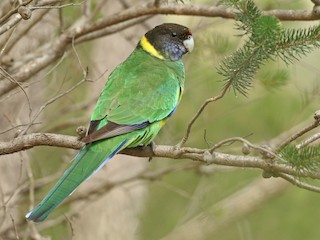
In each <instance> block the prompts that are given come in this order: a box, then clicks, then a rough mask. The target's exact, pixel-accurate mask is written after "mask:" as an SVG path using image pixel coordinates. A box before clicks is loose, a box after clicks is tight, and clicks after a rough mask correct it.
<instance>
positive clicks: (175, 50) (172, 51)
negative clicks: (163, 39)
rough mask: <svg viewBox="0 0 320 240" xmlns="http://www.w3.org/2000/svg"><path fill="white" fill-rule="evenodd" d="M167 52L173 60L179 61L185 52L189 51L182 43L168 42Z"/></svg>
mask: <svg viewBox="0 0 320 240" xmlns="http://www.w3.org/2000/svg"><path fill="white" fill-rule="evenodd" d="M164 49H165V54H166V55H167V56H168V57H169V58H170V59H171V60H172V61H178V60H179V59H180V58H181V57H182V55H183V54H185V53H186V52H187V50H186V49H185V48H184V47H183V46H180V45H177V44H173V43H170V42H169V43H167V44H166V45H165V48H164Z"/></svg>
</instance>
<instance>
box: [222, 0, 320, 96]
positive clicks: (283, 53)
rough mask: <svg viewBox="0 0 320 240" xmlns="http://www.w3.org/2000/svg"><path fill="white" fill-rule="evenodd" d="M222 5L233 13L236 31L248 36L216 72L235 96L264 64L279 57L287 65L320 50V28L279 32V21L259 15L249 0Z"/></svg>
mask: <svg viewBox="0 0 320 240" xmlns="http://www.w3.org/2000/svg"><path fill="white" fill-rule="evenodd" d="M225 4H226V5H227V6H229V7H232V8H234V9H235V10H236V11H237V13H236V20H237V28H238V29H240V30H242V31H244V32H245V33H244V35H247V36H248V37H247V41H246V42H245V44H244V46H243V47H242V48H240V49H238V50H237V51H236V52H235V53H234V54H232V55H231V56H229V57H227V58H226V59H225V60H224V61H223V62H222V63H221V64H220V66H219V67H218V69H217V71H218V73H219V74H220V75H222V76H223V77H224V78H223V80H224V81H225V82H226V84H229V83H231V85H232V87H233V89H234V91H235V92H236V93H237V92H239V93H241V94H243V95H246V94H247V92H248V89H249V88H250V87H251V86H252V84H253V78H254V76H255V74H256V73H257V71H258V70H259V68H260V66H261V65H262V64H265V63H266V62H267V61H268V60H274V59H275V58H276V57H279V58H280V59H282V60H283V61H284V62H285V63H287V64H289V63H292V62H293V61H294V60H298V59H300V58H301V57H302V56H304V55H306V54H308V53H310V52H311V51H312V50H314V49H315V48H319V47H320V26H315V27H311V28H307V29H283V28H282V27H281V24H280V21H279V19H277V18H275V17H272V16H264V15H262V13H261V11H260V10H259V9H258V8H257V6H256V5H255V4H254V2H253V1H252V0H245V1H241V0H227V1H225Z"/></svg>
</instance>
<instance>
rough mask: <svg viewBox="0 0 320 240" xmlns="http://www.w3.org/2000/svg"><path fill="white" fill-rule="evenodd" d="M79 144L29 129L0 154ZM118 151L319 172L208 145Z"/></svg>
mask: <svg viewBox="0 0 320 240" xmlns="http://www.w3.org/2000/svg"><path fill="white" fill-rule="evenodd" d="M83 145H84V143H82V142H81V141H79V140H78V138H77V137H73V136H68V135H61V134H53V133H31V134H28V135H23V136H19V137H16V138H15V139H13V140H11V141H9V142H0V155H4V154H11V153H14V152H18V151H23V150H27V149H30V148H33V147H35V146H55V147H65V148H71V149H80V148H81V147H82V146H83ZM120 153H121V154H126V155H131V156H137V157H165V158H171V159H190V160H193V161H198V162H202V163H203V164H208V165H209V164H217V165H224V166H232V167H241V168H258V169H262V170H264V171H267V172H268V173H271V176H275V177H277V175H278V173H285V174H289V175H292V176H299V177H309V178H313V179H320V173H319V172H311V171H299V170H297V169H294V168H293V167H291V166H289V165H285V164H280V163H277V162H274V161H270V159H269V160H268V159H265V156H261V157H260V156H248V155H247V156H243V155H233V154H227V153H221V152H212V153H210V151H209V149H199V148H190V147H181V148H178V147H176V146H167V145H155V146H153V147H152V148H151V147H150V146H146V147H138V148H128V149H125V150H123V151H121V152H120Z"/></svg>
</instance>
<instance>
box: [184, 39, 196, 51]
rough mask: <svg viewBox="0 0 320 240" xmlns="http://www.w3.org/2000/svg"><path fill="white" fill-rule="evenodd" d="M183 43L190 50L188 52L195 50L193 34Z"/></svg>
mask: <svg viewBox="0 0 320 240" xmlns="http://www.w3.org/2000/svg"><path fill="white" fill-rule="evenodd" d="M183 45H184V46H185V48H186V49H187V50H188V52H191V51H192V50H193V47H194V40H193V37H192V35H189V36H188V38H187V39H186V40H184V41H183Z"/></svg>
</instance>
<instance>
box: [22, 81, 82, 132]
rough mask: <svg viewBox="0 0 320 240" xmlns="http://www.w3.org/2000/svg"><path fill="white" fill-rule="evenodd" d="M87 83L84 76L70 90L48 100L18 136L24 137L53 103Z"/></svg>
mask: <svg viewBox="0 0 320 240" xmlns="http://www.w3.org/2000/svg"><path fill="white" fill-rule="evenodd" d="M86 81H87V75H85V76H84V78H83V79H81V81H80V82H78V83H77V84H75V85H73V86H72V87H71V88H69V89H68V90H66V91H64V92H63V93H60V94H58V95H57V96H55V97H53V98H51V99H50V100H48V101H47V102H46V103H45V104H43V105H42V106H41V107H40V108H39V111H38V112H37V113H36V114H35V115H34V117H33V118H32V120H31V121H30V123H29V124H28V126H27V127H26V128H25V129H24V130H23V131H22V132H21V133H20V135H24V134H26V132H27V131H28V130H29V128H30V127H31V126H32V125H33V124H34V121H35V120H36V119H37V118H38V117H39V115H40V113H41V112H42V111H43V110H44V109H45V108H46V107H47V106H49V105H50V104H52V103H54V102H55V101H57V100H58V99H59V98H61V97H63V96H65V95H67V94H68V93H70V92H72V91H73V90H74V89H76V88H77V87H79V86H80V85H81V84H83V83H84V82H86Z"/></svg>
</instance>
